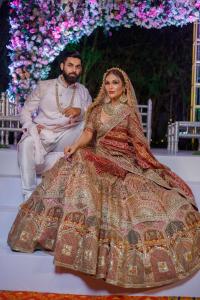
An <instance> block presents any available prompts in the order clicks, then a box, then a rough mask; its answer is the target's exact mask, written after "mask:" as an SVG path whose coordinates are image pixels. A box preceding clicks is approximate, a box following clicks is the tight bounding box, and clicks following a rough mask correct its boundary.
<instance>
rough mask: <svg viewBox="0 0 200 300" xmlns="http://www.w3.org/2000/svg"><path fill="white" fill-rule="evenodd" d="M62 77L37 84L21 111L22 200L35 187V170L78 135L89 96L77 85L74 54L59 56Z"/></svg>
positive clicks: (77, 61) (78, 61) (77, 59)
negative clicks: (49, 155)
mask: <svg viewBox="0 0 200 300" xmlns="http://www.w3.org/2000/svg"><path fill="white" fill-rule="evenodd" d="M60 69H61V71H62V74H61V75H60V76H59V77H58V78H56V79H51V80H43V81H40V82H39V83H38V84H37V86H36V88H35V89H34V90H33V92H32V93H31V94H30V95H29V97H28V98H27V100H26V101H25V104H24V106H23V108H22V111H21V115H20V121H21V123H22V125H23V126H22V128H23V132H24V133H23V135H22V138H21V140H20V142H19V144H18V161H19V167H20V174H21V183H22V192H23V195H24V200H26V199H27V198H28V197H29V196H30V195H31V193H32V192H33V190H34V189H35V187H36V185H37V183H36V172H37V169H38V167H39V168H40V170H42V168H43V166H44V165H45V157H46V155H47V154H48V153H49V152H52V151H55V152H63V151H64V147H66V146H67V145H71V144H72V143H73V142H74V141H75V140H76V139H77V138H78V137H79V136H80V134H81V133H82V130H83V126H84V124H83V117H84V113H85V111H86V110H87V107H88V106H89V105H90V103H91V96H90V94H89V92H88V90H87V89H86V88H85V86H84V85H82V84H80V83H79V82H78V78H79V76H80V74H81V71H82V61H81V56H80V54H79V53H78V52H67V53H65V54H64V55H63V57H62V60H61V63H60Z"/></svg>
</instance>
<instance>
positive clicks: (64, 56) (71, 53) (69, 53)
mask: <svg viewBox="0 0 200 300" xmlns="http://www.w3.org/2000/svg"><path fill="white" fill-rule="evenodd" d="M68 57H74V58H79V59H80V60H81V62H82V59H81V54H80V52H78V51H63V53H62V54H61V56H60V64H61V63H64V62H65V61H66V59H67V58H68Z"/></svg>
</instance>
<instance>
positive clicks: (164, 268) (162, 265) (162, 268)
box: [158, 261, 169, 273]
mask: <svg viewBox="0 0 200 300" xmlns="http://www.w3.org/2000/svg"><path fill="white" fill-rule="evenodd" d="M158 270H159V272H160V273H164V272H168V271H169V269H168V266H167V263H166V262H165V261H159V262H158Z"/></svg>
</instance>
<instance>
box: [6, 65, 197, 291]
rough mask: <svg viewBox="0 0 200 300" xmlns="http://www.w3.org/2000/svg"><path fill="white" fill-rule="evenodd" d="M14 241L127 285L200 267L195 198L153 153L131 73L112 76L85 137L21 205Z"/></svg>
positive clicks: (173, 277)
mask: <svg viewBox="0 0 200 300" xmlns="http://www.w3.org/2000/svg"><path fill="white" fill-rule="evenodd" d="M8 243H9V245H10V247H11V248H12V249H13V250H16V251H21V252H33V251H34V250H35V249H38V248H39V249H46V250H49V251H52V252H53V255H54V263H55V265H56V266H62V267H65V268H69V269H73V270H78V271H81V272H84V273H87V274H90V275H93V276H95V277H96V278H102V279H104V280H105V281H106V282H108V283H110V284H113V285H117V286H121V287H125V288H147V287H155V286H162V285H165V284H169V283H172V282H175V281H178V280H181V279H183V278H186V277H189V276H190V275H191V274H192V273H194V272H195V271H197V270H198V269H200V214H199V212H198V209H197V206H196V203H195V200H194V197H193V194H192V192H191V190H190V188H189V187H188V186H187V185H186V183H184V182H183V181H182V180H181V179H180V178H179V177H178V176H177V175H176V174H174V173H173V172H172V171H171V170H170V169H168V168H167V167H166V166H164V165H162V164H161V163H159V162H158V161H157V160H156V159H155V157H154V156H153V155H152V154H151V152H150V149H149V147H148V144H147V142H146V139H145V137H144V135H143V131H142V127H141V123H140V116H139V114H138V110H137V101H136V97H135V93H134V90H133V87H132V84H131V82H130V80H129V78H128V76H127V75H126V73H125V72H124V71H122V70H120V69H118V68H112V69H109V70H108V71H107V72H106V73H105V75H104V78H103V84H102V87H101V89H100V92H99V94H98V96H97V98H96V99H95V101H94V103H93V104H92V105H91V106H90V108H89V109H88V111H87V115H86V125H85V130H84V132H83V134H82V135H81V137H80V138H79V140H77V141H76V142H75V143H74V144H73V145H71V146H70V147H66V148H65V157H64V158H61V159H60V160H59V161H58V162H57V163H56V164H55V165H54V167H53V168H52V169H51V170H50V171H47V172H46V173H45V174H44V175H43V180H42V182H41V184H40V185H39V186H38V187H37V189H36V190H35V191H34V192H33V194H32V195H31V197H30V198H29V199H28V201H27V202H25V203H24V204H23V205H22V206H21V208H20V211H19V213H18V215H17V217H16V220H15V222H14V224H13V226H12V228H11V230H10V233H9V236H8Z"/></svg>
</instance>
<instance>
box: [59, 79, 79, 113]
mask: <svg viewBox="0 0 200 300" xmlns="http://www.w3.org/2000/svg"><path fill="white" fill-rule="evenodd" d="M75 93H76V86H74V87H73V93H72V97H71V100H70V103H69V105H68V106H67V107H70V106H71V107H73V104H74V97H75ZM56 104H57V107H58V110H59V112H60V113H61V114H63V115H64V114H65V109H66V107H64V108H63V107H62V106H61V104H60V101H59V95H58V84H57V83H56Z"/></svg>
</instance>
